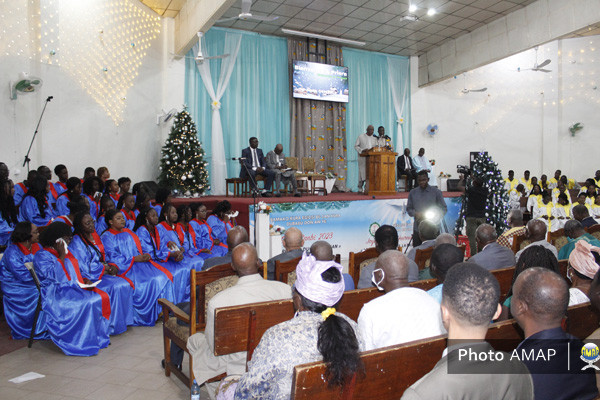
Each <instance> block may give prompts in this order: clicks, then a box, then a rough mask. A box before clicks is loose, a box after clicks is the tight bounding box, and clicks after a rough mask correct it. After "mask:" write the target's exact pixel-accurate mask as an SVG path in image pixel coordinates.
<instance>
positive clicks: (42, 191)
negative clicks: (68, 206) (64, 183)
mask: <svg viewBox="0 0 600 400" xmlns="http://www.w3.org/2000/svg"><path fill="white" fill-rule="evenodd" d="M28 184H29V190H28V191H27V194H26V195H25V198H24V199H23V202H22V203H21V207H20V208H19V221H29V222H31V223H32V224H35V225H37V226H44V225H47V224H48V222H50V220H51V219H52V218H54V217H55V214H54V211H53V210H52V207H50V206H49V205H48V199H47V198H46V194H47V193H48V185H49V184H50V183H49V182H48V181H47V180H46V178H44V177H43V176H41V175H37V176H36V177H35V178H34V179H33V180H32V181H31V182H28Z"/></svg>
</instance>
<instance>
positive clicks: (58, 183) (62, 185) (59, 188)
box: [54, 181, 67, 196]
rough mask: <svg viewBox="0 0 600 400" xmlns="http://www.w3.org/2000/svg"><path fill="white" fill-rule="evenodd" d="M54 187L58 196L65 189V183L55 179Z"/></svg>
mask: <svg viewBox="0 0 600 400" xmlns="http://www.w3.org/2000/svg"><path fill="white" fill-rule="evenodd" d="M54 189H55V190H56V193H57V194H58V196H60V195H61V194H63V193H64V192H66V191H67V184H66V183H62V182H61V181H56V183H54Z"/></svg>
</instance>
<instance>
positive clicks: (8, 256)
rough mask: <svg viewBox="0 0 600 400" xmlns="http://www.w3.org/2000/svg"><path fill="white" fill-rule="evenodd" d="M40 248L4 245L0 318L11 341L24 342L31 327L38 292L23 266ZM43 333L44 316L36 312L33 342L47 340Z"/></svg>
mask: <svg viewBox="0 0 600 400" xmlns="http://www.w3.org/2000/svg"><path fill="white" fill-rule="evenodd" d="M39 250H41V246H40V245H39V244H37V243H34V244H33V245H32V246H31V250H28V249H27V248H26V247H25V246H23V245H22V244H20V243H14V244H11V245H10V246H8V248H7V249H6V250H5V251H4V256H3V257H2V260H0V283H1V286H0V287H1V288H2V292H3V293H4V299H3V302H4V317H5V318H6V322H7V323H8V326H10V330H11V332H12V337H13V339H28V338H29V335H30V334H31V327H32V326H33V317H34V315H35V309H36V307H37V302H38V297H39V292H38V290H37V288H36V287H35V283H34V282H33V278H32V277H31V273H30V272H29V270H28V269H27V268H26V267H25V263H26V262H33V257H34V255H35V253H37V252H38V251H39ZM45 331H46V314H45V313H44V311H43V310H42V311H40V314H39V317H38V321H37V327H36V334H35V338H36V339H49V338H50V336H49V335H48V332H45Z"/></svg>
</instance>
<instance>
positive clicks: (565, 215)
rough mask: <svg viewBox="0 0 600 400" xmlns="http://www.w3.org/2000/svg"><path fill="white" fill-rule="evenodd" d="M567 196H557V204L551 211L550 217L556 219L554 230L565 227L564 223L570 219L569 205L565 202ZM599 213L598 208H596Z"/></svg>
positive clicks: (563, 194)
mask: <svg viewBox="0 0 600 400" xmlns="http://www.w3.org/2000/svg"><path fill="white" fill-rule="evenodd" d="M567 197H568V196H567V195H566V194H565V193H561V194H559V195H558V203H557V204H555V205H554V208H553V209H552V215H554V217H555V218H556V221H555V222H554V223H553V225H554V227H555V229H554V230H559V229H561V228H564V227H565V223H566V222H567V221H568V220H569V219H571V218H572V217H571V205H570V204H569V202H568V200H567ZM598 210H599V211H600V207H599V208H598Z"/></svg>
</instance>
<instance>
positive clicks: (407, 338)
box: [357, 250, 445, 350]
mask: <svg viewBox="0 0 600 400" xmlns="http://www.w3.org/2000/svg"><path fill="white" fill-rule="evenodd" d="M373 280H374V281H375V285H376V286H377V289H379V290H381V291H384V292H385V294H384V295H383V296H380V297H377V298H376V299H374V300H371V301H369V302H368V303H366V304H365V305H363V307H362V309H361V310H360V314H359V315H358V321H357V322H358V331H359V333H360V335H361V337H362V338H363V340H364V341H365V350H373V349H378V348H381V347H386V346H392V345H395V344H401V343H406V342H411V341H413V340H419V339H424V338H428V337H432V336H437V335H442V334H444V333H445V330H444V327H443V326H442V319H441V315H440V305H439V304H438V302H437V301H435V300H434V299H433V297H431V296H429V295H428V294H427V292H426V291H424V290H421V289H417V288H412V287H409V286H408V258H407V257H406V256H405V255H404V254H402V253H401V252H399V251H398V250H388V251H386V252H384V253H383V254H381V255H380V256H379V258H378V259H377V263H376V269H375V271H373Z"/></svg>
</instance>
